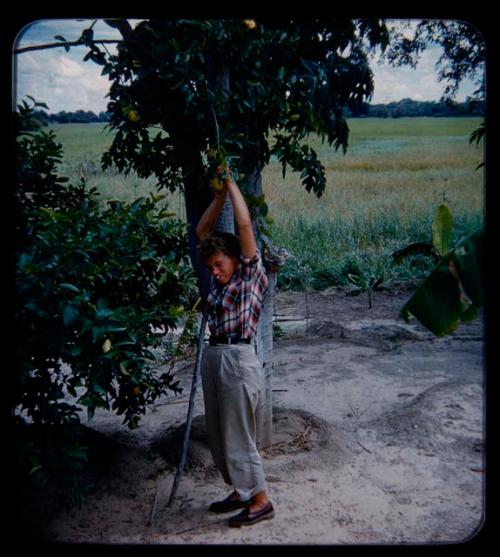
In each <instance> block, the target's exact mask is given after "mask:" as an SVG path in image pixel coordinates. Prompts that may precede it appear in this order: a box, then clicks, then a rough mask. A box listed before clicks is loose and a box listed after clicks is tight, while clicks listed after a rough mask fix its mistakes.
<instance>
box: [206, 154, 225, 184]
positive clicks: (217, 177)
mask: <svg viewBox="0 0 500 557" xmlns="http://www.w3.org/2000/svg"><path fill="white" fill-rule="evenodd" d="M207 157H208V161H209V165H208V168H209V175H210V179H209V181H208V183H209V185H210V187H211V188H212V189H213V190H214V191H216V192H217V193H220V192H222V191H223V190H224V188H225V185H224V180H225V179H226V178H227V175H228V174H227V161H226V157H225V156H224V153H223V152H222V151H221V149H213V148H211V149H209V150H208V153H207Z"/></svg>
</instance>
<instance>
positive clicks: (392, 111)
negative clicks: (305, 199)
mask: <svg viewBox="0 0 500 557" xmlns="http://www.w3.org/2000/svg"><path fill="white" fill-rule="evenodd" d="M344 111H345V115H346V116H347V117H349V118H359V117H372V118H401V117H412V116H435V117H445V116H484V112H485V105H484V101H480V102H478V101H470V100H467V101H465V102H453V101H450V100H440V101H416V100H413V99H401V100H400V101H393V102H390V103H385V104H370V103H362V104H361V105H360V106H359V107H356V108H351V109H349V108H345V109H344ZM33 118H34V119H35V120H37V121H38V122H39V125H41V126H48V125H50V124H54V123H55V124H88V123H92V122H109V121H110V118H111V115H110V113H109V112H104V111H103V112H99V114H95V112H92V111H91V110H75V111H73V112H72V111H69V112H67V111H66V110H61V111H59V112H56V113H54V114H52V113H48V112H46V111H45V110H36V111H34V113H33Z"/></svg>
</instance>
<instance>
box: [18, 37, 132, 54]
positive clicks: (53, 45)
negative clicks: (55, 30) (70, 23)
mask: <svg viewBox="0 0 500 557" xmlns="http://www.w3.org/2000/svg"><path fill="white" fill-rule="evenodd" d="M92 42H93V43H94V44H116V43H122V42H123V40H121V39H120V40H118V39H101V40H99V41H92ZM70 46H85V43H84V42H83V41H81V40H78V41H68V42H64V43H63V42H59V43H48V44H37V45H33V46H25V47H23V48H16V50H14V54H22V53H23V52H30V51H32V50H46V49H49V48H58V47H63V48H65V47H70Z"/></svg>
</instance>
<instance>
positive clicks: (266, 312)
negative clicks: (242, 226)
mask: <svg viewBox="0 0 500 557" xmlns="http://www.w3.org/2000/svg"><path fill="white" fill-rule="evenodd" d="M245 187H246V190H247V191H248V192H249V193H251V194H252V195H254V196H260V195H262V174H261V169H260V168H259V167H258V166H255V167H254V168H253V170H252V172H250V173H248V174H247V176H246V178H245ZM254 232H255V233H256V230H255V224H254ZM257 242H258V246H259V249H260V252H261V253H262V256H263V259H264V249H263V244H262V242H261V241H260V239H259V238H257ZM264 263H265V261H264ZM267 276H268V279H269V288H268V290H267V293H266V296H265V298H264V305H263V306H262V313H261V315H260V319H259V325H258V328H257V356H258V357H259V360H260V363H261V364H262V366H263V368H264V396H263V397H261V399H260V403H259V407H258V408H257V413H256V418H257V445H258V447H259V448H261V449H265V448H266V447H269V446H271V445H272V437H273V401H272V383H271V382H272V369H273V317H274V292H275V286H276V274H275V273H274V272H272V271H270V270H269V269H267Z"/></svg>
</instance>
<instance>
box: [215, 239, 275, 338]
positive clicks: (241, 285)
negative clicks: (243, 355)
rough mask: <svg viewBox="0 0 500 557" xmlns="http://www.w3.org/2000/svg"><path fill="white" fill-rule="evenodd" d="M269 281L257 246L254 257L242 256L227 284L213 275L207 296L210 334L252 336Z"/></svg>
mask: <svg viewBox="0 0 500 557" xmlns="http://www.w3.org/2000/svg"><path fill="white" fill-rule="evenodd" d="M268 284H269V283H268V279H267V275H266V272H265V270H264V266H263V264H262V257H261V254H260V252H259V251H258V250H257V253H256V255H255V257H254V258H253V259H244V258H243V257H241V259H240V265H239V266H238V268H237V269H236V271H235V272H234V274H233V276H232V277H231V279H230V280H229V282H228V283H227V284H226V285H224V286H222V285H219V284H217V282H216V281H215V279H214V277H212V281H211V284H210V290H209V292H208V296H207V310H208V328H209V329H210V334H211V335H213V336H224V335H228V336H229V335H240V336H241V337H242V338H252V337H253V336H254V335H255V333H256V331H257V322H258V320H259V316H260V312H261V309H262V303H263V301H264V295H265V293H266V290H267V287H268Z"/></svg>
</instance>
